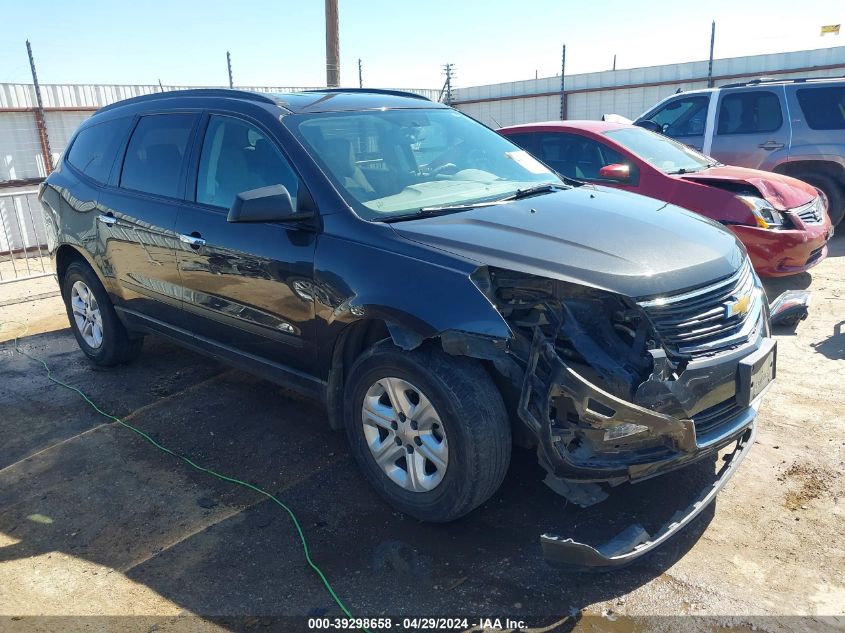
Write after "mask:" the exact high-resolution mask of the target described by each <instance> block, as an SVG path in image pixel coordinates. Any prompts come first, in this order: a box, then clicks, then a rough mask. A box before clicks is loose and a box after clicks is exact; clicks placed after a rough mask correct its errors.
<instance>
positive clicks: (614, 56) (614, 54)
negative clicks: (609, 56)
mask: <svg viewBox="0 0 845 633" xmlns="http://www.w3.org/2000/svg"><path fill="white" fill-rule="evenodd" d="M613 70H616V53H613Z"/></svg>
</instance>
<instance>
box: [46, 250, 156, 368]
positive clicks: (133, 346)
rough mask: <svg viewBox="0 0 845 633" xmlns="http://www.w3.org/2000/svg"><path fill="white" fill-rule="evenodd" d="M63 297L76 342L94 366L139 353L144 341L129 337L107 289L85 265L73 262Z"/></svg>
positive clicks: (135, 355)
mask: <svg viewBox="0 0 845 633" xmlns="http://www.w3.org/2000/svg"><path fill="white" fill-rule="evenodd" d="M62 298H63V299H64V301H65V309H66V310H67V316H68V320H69V321H70V328H71V330H73V335H74V336H75V337H76V342H77V343H79V347H80V349H82V351H83V352H84V353H85V355H86V356H87V357H88V358H89V359H90V360H91V361H92V362H93V363H94V364H95V365H101V366H104V367H109V366H112V365H118V364H120V363H127V362H129V361H131V360H133V359H134V358H135V357H137V356H138V354H140V353H141V346H142V345H143V339H142V338H132V337H130V336H129V333H128V332H127V331H126V328H125V327H123V323H121V322H120V319H118V318H117V314H116V313H115V311H114V306H113V305H112V302H111V299H110V298H109V295H108V293H107V292H106V289H105V288H103V284H101V283H100V280H99V279H98V278H97V276H96V275H95V274H94V271H93V270H91V268H90V267H89V266H88V265H87V264H85V263H83V262H80V261H75V262H73V263H72V264H71V265H70V266H68V268H67V271H66V272H65V276H64V279H62Z"/></svg>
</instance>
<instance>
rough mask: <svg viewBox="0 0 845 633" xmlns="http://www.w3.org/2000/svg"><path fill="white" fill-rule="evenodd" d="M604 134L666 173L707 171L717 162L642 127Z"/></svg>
mask: <svg viewBox="0 0 845 633" xmlns="http://www.w3.org/2000/svg"><path fill="white" fill-rule="evenodd" d="M604 134H605V136H607V137H609V138H611V139H613V140H614V141H616V142H617V143H619V144H620V145H621V146H622V147H624V148H625V149H627V150H628V151H629V152H632V153H634V154H636V155H637V156H639V157H640V158H642V159H643V160H644V161H646V162H647V163H649V164H650V165H651V166H652V167H657V169H662V170H663V171H665V172H666V173H667V174H688V173H690V172H694V171H701V170H702V169H707V168H708V167H710V166H711V165H714V164H715V163H716V161H715V160H713V159H712V158H708V157H707V156H705V155H704V154H700V153H699V152H697V151H695V150H694V149H692V148H691V147H687V146H686V145H683V144H681V143H678V142H677V141H674V140H672V139H671V138H669V137H666V136H663V135H662V134H655V133H654V132H649V131H648V130H644V129H643V128H641V127H635V126H634V127H626V128H621V129H618V130H610V131H609V132H605V133H604Z"/></svg>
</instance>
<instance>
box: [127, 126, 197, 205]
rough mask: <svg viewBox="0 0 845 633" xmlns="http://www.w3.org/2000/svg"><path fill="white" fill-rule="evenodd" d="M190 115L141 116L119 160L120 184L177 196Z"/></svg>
mask: <svg viewBox="0 0 845 633" xmlns="http://www.w3.org/2000/svg"><path fill="white" fill-rule="evenodd" d="M195 120H196V116H195V115H193V114H155V115H150V116H145V117H141V120H140V121H138V125H137V126H135V131H134V132H133V133H132V138H131V139H130V140H129V147H127V148H126V158H124V160H123V172H122V173H121V175H120V186H121V187H123V188H125V189H133V190H135V191H143V192H144V193H152V194H155V195H159V196H167V197H169V198H177V197H180V191H179V176H180V174H181V172H182V161H183V160H184V159H185V153H186V151H187V148H188V140H189V138H190V135H191V130H192V129H193V127H194V121H195Z"/></svg>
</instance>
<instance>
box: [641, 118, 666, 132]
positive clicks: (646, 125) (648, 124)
mask: <svg viewBox="0 0 845 633" xmlns="http://www.w3.org/2000/svg"><path fill="white" fill-rule="evenodd" d="M634 125H636V126H637V127H641V128H643V129H644V130H648V131H649V132H657V133H658V134H663V126H661V125H658V124H657V123H655V122H654V121H652V120H651V119H646V120H644V121H637V122H636V123H634Z"/></svg>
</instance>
